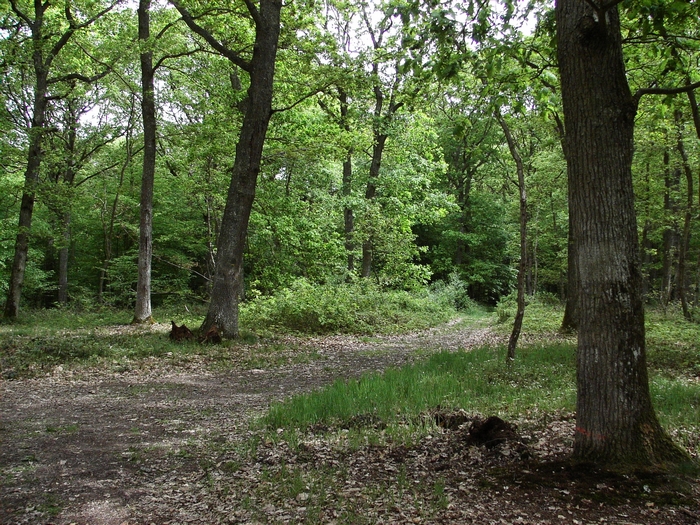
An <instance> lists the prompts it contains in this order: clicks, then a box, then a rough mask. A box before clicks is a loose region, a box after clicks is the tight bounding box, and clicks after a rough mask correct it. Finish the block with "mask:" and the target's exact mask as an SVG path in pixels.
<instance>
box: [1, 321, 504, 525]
mask: <svg viewBox="0 0 700 525" xmlns="http://www.w3.org/2000/svg"><path fill="white" fill-rule="evenodd" d="M156 329H157V330H162V331H163V332H164V333H165V331H167V329H168V327H167V326H165V325H163V326H160V327H156ZM494 339H495V336H494V335H493V334H492V333H491V332H490V330H489V329H487V328H469V329H456V328H455V327H450V326H446V327H442V328H440V329H433V330H429V331H425V332H420V333H416V334H410V335H405V336H392V337H378V338H372V339H371V340H367V339H363V338H357V337H340V336H337V337H329V338H319V339H315V340H303V341H301V340H300V341H297V344H301V345H303V346H305V347H312V348H313V349H314V352H315V358H314V359H313V360H311V361H310V362H307V363H304V364H296V365H287V366H282V367H277V368H268V369H247V370H232V371H226V372H221V373H214V372H211V371H210V369H208V368H207V367H205V366H201V363H197V362H196V360H195V361H194V362H193V363H190V364H189V365H188V366H189V367H190V368H191V370H188V369H185V370H182V369H178V368H177V367H173V366H168V365H167V360H165V361H163V360H153V363H152V365H153V366H152V367H149V366H146V367H145V368H144V367H142V368H140V369H138V370H136V371H131V372H125V373H109V372H104V371H96V372H94V373H92V374H90V375H88V376H85V374H83V376H78V377H76V376H75V375H74V374H72V373H69V372H64V371H62V370H60V369H59V370H57V371H56V372H55V373H54V375H52V376H51V377H45V378H41V379H33V380H21V381H4V382H3V384H2V385H1V388H2V398H1V399H0V435H1V436H2V446H1V447H0V475H1V476H2V477H1V478H0V488H1V490H2V495H1V496H0V523H3V524H21V523H30V524H47V523H51V524H70V523H76V524H91V525H112V524H114V525H120V524H123V523H129V524H134V523H156V524H158V525H161V524H164V523H173V524H174V523H208V522H209V521H207V520H208V519H210V518H208V517H207V516H211V514H210V512H209V510H210V509H209V510H208V507H209V506H211V503H205V502H204V500H205V499H206V498H203V497H201V496H202V490H203V488H202V484H201V481H202V479H203V477H204V476H205V475H206V473H207V471H208V469H209V468H210V467H211V465H209V464H207V461H215V459H216V447H217V444H220V445H221V447H220V448H224V445H225V448H228V449H230V448H231V447H232V446H235V444H237V443H241V444H242V443H244V442H245V440H246V438H247V437H248V436H249V433H248V432H249V431H248V423H249V420H250V418H251V417H252V416H254V415H260V414H261V413H262V411H263V410H264V408H265V407H267V406H268V405H269V403H270V402H271V401H274V400H279V399H283V398H285V397H287V396H290V395H292V394H295V393H298V392H302V391H307V390H310V389H313V388H316V387H319V386H322V385H324V384H328V383H330V382H332V381H333V380H335V379H336V378H346V377H354V376H359V375H360V374H362V373H364V372H367V371H370V370H383V369H386V368H387V367H389V366H395V365H401V364H403V363H406V362H408V361H411V360H413V359H415V356H416V350H419V349H421V350H427V351H431V350H436V349H457V348H470V347H473V346H475V345H478V344H484V343H485V342H493V341H494ZM208 458H210V459H208ZM244 521H245V520H243V521H242V522H244ZM232 522H238V521H236V519H234V520H233V521H232Z"/></svg>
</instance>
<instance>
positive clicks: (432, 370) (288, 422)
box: [262, 345, 576, 431]
mask: <svg viewBox="0 0 700 525" xmlns="http://www.w3.org/2000/svg"><path fill="white" fill-rule="evenodd" d="M504 355H505V354H504V350H503V349H495V350H494V349H491V348H481V349H477V350H474V351H471V352H458V353H449V352H443V353H439V354H435V355H432V356H430V357H429V358H428V359H427V360H426V361H424V362H421V363H418V364H415V365H411V366H406V367H403V368H401V369H393V370H388V371H386V372H385V373H383V374H371V375H366V376H364V377H362V378H361V379H359V380H351V381H336V382H335V383H334V384H333V385H331V386H329V387H327V388H325V389H323V390H321V391H319V392H314V393H311V394H306V395H300V396H296V397H294V398H292V399H290V400H288V401H285V402H282V403H278V404H275V405H273V406H272V407H271V408H270V411H269V413H268V414H267V415H266V416H265V417H264V418H263V419H262V423H263V424H264V425H265V426H267V427H268V428H270V429H278V428H296V429H299V430H302V431H304V430H305V429H307V428H308V427H309V426H310V425H314V424H322V425H330V426H340V427H342V426H352V424H353V421H354V420H356V419H357V418H358V417H360V416H364V417H365V418H366V419H367V420H368V421H373V420H374V419H375V418H378V419H380V420H382V421H385V422H405V421H406V420H411V419H415V418H416V417H418V415H419V414H420V413H421V412H424V411H425V410H427V409H429V408H433V407H435V406H438V405H439V406H442V407H445V408H463V409H465V410H467V411H470V412H480V413H489V414H495V415H500V416H501V417H515V416H518V415H520V414H523V413H526V412H528V411H530V412H532V411H539V412H551V411H559V410H566V411H571V410H573V408H574V403H575V397H576V391H575V372H574V370H575V367H574V348H573V347H572V346H570V345H559V346H553V347H537V348H531V349H527V350H523V351H522V352H521V354H520V356H519V359H518V360H516V362H515V363H513V364H512V365H510V366H509V365H506V364H505V359H504ZM543 392H547V395H546V396H543V395H542V393H543Z"/></svg>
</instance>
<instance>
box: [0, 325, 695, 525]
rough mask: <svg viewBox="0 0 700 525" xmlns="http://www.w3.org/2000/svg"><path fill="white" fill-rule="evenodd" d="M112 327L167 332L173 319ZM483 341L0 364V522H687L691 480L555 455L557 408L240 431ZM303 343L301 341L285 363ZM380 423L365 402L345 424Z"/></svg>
mask: <svg viewBox="0 0 700 525" xmlns="http://www.w3.org/2000/svg"><path fill="white" fill-rule="evenodd" d="M114 330H119V331H121V332H124V331H134V335H136V336H137V335H138V331H139V330H155V331H159V332H162V333H163V337H167V333H168V331H169V330H170V325H165V324H162V325H153V326H152V327H148V328H144V327H128V328H126V327H119V328H117V327H115V328H114ZM498 342H502V341H501V340H500V337H499V336H497V335H495V334H494V333H493V332H492V331H490V329H488V328H473V327H472V328H468V329H465V328H459V327H458V326H445V327H442V328H439V329H432V330H428V331H424V332H419V333H414V334H409V335H402V336H385V337H374V338H371V339H368V338H360V337H350V336H333V337H324V338H316V339H295V338H288V339H287V340H285V341H283V342H282V343H281V346H284V347H288V348H290V349H293V350H290V351H289V352H290V353H289V356H288V357H289V359H286V360H285V359H282V360H281V363H280V364H279V366H275V367H267V368H254V367H252V366H251V364H250V363H252V362H253V361H251V360H250V359H247V360H246V359H245V358H246V356H245V355H244V354H246V352H248V356H247V358H250V357H251V356H253V355H254V353H255V350H256V348H255V345H248V346H246V347H241V350H240V352H241V363H242V364H241V366H240V367H233V369H227V370H221V371H216V369H215V368H213V367H212V366H211V363H210V362H209V361H208V358H207V357H205V356H199V357H198V356H194V357H192V358H189V359H185V360H183V359H179V358H176V357H175V356H173V358H172V359H168V358H167V356H166V358H160V359H155V358H154V359H150V360H146V361H144V362H141V363H139V364H138V366H134V367H131V368H130V367H126V368H125V367H121V366H120V367H115V368H114V369H109V370H108V369H105V368H104V367H102V368H100V369H97V368H95V369H80V370H64V369H63V368H62V367H57V368H56V369H55V370H53V371H52V372H51V373H50V374H47V376H46V377H41V378H38V379H24V380H5V381H3V383H2V385H0V387H1V389H2V398H1V399H0V436H2V442H1V446H0V491H1V492H0V523H2V524H8V525H9V524H42V525H48V524H55V525H59V524H61V525H66V524H80V525H87V524H89V525H135V524H156V525H166V524H168V525H176V524H214V523H250V524H254V523H397V524H398V523H440V524H443V523H445V524H447V523H454V524H461V523H474V524H491V523H493V524H511V523H512V524H573V525H581V524H593V523H595V524H613V523H614V524H630V525H631V524H654V525H656V524H659V525H660V524H694V525H697V524H699V523H700V505H699V501H700V485H699V484H698V482H697V480H696V479H692V478H688V479H681V478H678V477H674V478H669V477H666V476H664V475H662V474H657V475H653V474H649V473H637V474H630V473H628V474H625V475H622V474H615V473H611V472H607V471H603V470H600V469H596V468H594V467H592V466H585V465H583V466H581V465H579V466H572V465H571V464H570V463H569V462H568V461H566V457H567V454H569V453H570V450H571V444H572V436H573V425H574V423H573V416H572V415H571V414H549V415H547V416H546V417H544V418H543V417H542V416H538V418H536V420H528V419H527V417H526V416H524V418H523V420H522V421H517V422H501V423H503V424H502V425H501V424H500V423H499V428H500V429H501V434H499V436H498V439H488V438H487V439H486V440H485V441H481V443H485V444H482V445H479V444H476V443H474V442H473V441H474V436H475V435H476V434H475V432H476V430H475V429H480V428H481V429H483V428H484V427H485V426H488V425H483V423H484V420H483V419H479V418H478V417H477V415H474V414H466V413H461V412H457V413H455V412H445V411H443V410H441V409H439V408H436V409H435V410H434V411H433V412H432V413H429V414H427V415H426V417H432V418H435V421H436V422H437V424H438V425H439V426H438V427H437V428H436V432H434V434H433V435H430V436H426V437H425V438H423V439H421V440H420V441H418V442H416V443H413V444H411V445H406V444H403V445H397V444H392V443H391V441H390V440H389V441H388V444H387V442H384V443H383V444H376V443H359V444H358V443H355V444H352V443H351V442H350V441H349V440H350V439H351V438H350V436H352V435H353V432H352V431H351V430H352V429H350V428H337V429H330V428H314V429H312V430H311V431H309V432H308V433H306V434H305V435H303V436H302V437H301V438H299V442H298V443H296V444H294V445H292V446H290V445H289V443H288V442H287V441H284V440H282V439H279V440H277V439H269V438H264V435H263V434H262V433H261V432H259V431H256V430H251V426H250V422H251V420H252V419H253V418H255V417H257V416H260V415H262V414H263V413H264V410H265V409H266V408H267V407H268V406H269V405H270V403H271V402H274V401H277V400H282V399H284V398H287V397H288V396H291V395H293V394H297V393H300V392H305V391H309V390H312V389H315V388H318V387H321V386H323V385H326V384H329V383H331V382H332V381H334V380H336V379H338V378H353V377H359V376H360V375H361V374H363V373H365V372H368V371H373V370H384V369H386V368H388V367H392V366H399V365H401V364H404V363H407V362H411V361H413V360H415V359H420V356H422V355H425V354H426V353H427V352H430V351H437V350H444V349H447V350H456V349H460V348H467V349H468V348H471V347H474V346H476V345H483V344H485V343H486V344H490V343H498ZM300 349H301V353H302V354H304V355H308V356H312V358H309V359H306V360H303V361H305V362H297V363H295V362H294V361H295V359H294V356H293V355H292V354H294V355H298V354H299V353H300ZM418 350H420V352H418ZM484 416H488V415H484ZM484 419H485V417H484ZM491 423H493V421H491ZM380 425H381V422H378V421H375V420H374V419H373V418H371V417H369V416H367V417H365V418H362V417H360V418H358V419H357V421H354V422H353V425H349V426H357V427H363V426H365V427H367V426H375V427H376V428H377V429H378V430H379V431H380V432H381V426H380ZM482 425H483V426H482ZM470 431H471V432H472V434H470ZM279 432H280V433H282V432H283V430H282V429H280V430H279ZM251 440H255V441H256V443H257V447H252V446H251V445H250V443H251Z"/></svg>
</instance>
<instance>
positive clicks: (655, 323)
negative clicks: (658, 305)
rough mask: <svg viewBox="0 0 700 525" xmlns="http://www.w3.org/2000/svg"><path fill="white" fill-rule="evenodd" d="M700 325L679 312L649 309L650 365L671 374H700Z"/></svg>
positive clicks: (648, 339) (647, 327) (647, 328)
mask: <svg viewBox="0 0 700 525" xmlns="http://www.w3.org/2000/svg"><path fill="white" fill-rule="evenodd" d="M698 334H700V328H699V327H698V325H697V324H696V323H691V322H689V321H686V320H685V319H684V318H683V316H682V315H680V314H679V313H678V312H674V313H668V312H667V313H664V312H663V311H662V310H659V309H647V313H646V336H647V357H648V363H649V366H650V367H651V368H653V369H655V370H657V371H659V372H661V373H663V374H665V375H667V376H671V377H673V376H677V375H682V376H686V377H700V336H699V335H698Z"/></svg>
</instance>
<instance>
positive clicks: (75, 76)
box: [46, 68, 111, 84]
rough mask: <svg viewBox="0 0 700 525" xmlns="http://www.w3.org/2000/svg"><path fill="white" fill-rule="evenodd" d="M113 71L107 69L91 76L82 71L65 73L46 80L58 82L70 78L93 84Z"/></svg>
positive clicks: (49, 82)
mask: <svg viewBox="0 0 700 525" xmlns="http://www.w3.org/2000/svg"><path fill="white" fill-rule="evenodd" d="M110 71H111V68H110V69H106V70H105V71H103V72H102V73H98V74H96V75H93V76H91V77H88V76H85V75H81V74H80V73H70V74H68V75H63V76H60V77H55V78H50V79H48V80H47V81H46V83H47V84H56V83H58V82H67V81H69V80H78V81H80V82H84V83H85V84H92V83H93V82H97V81H98V80H100V79H101V78H104V77H106V76H107V74H108V73H109V72H110Z"/></svg>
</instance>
